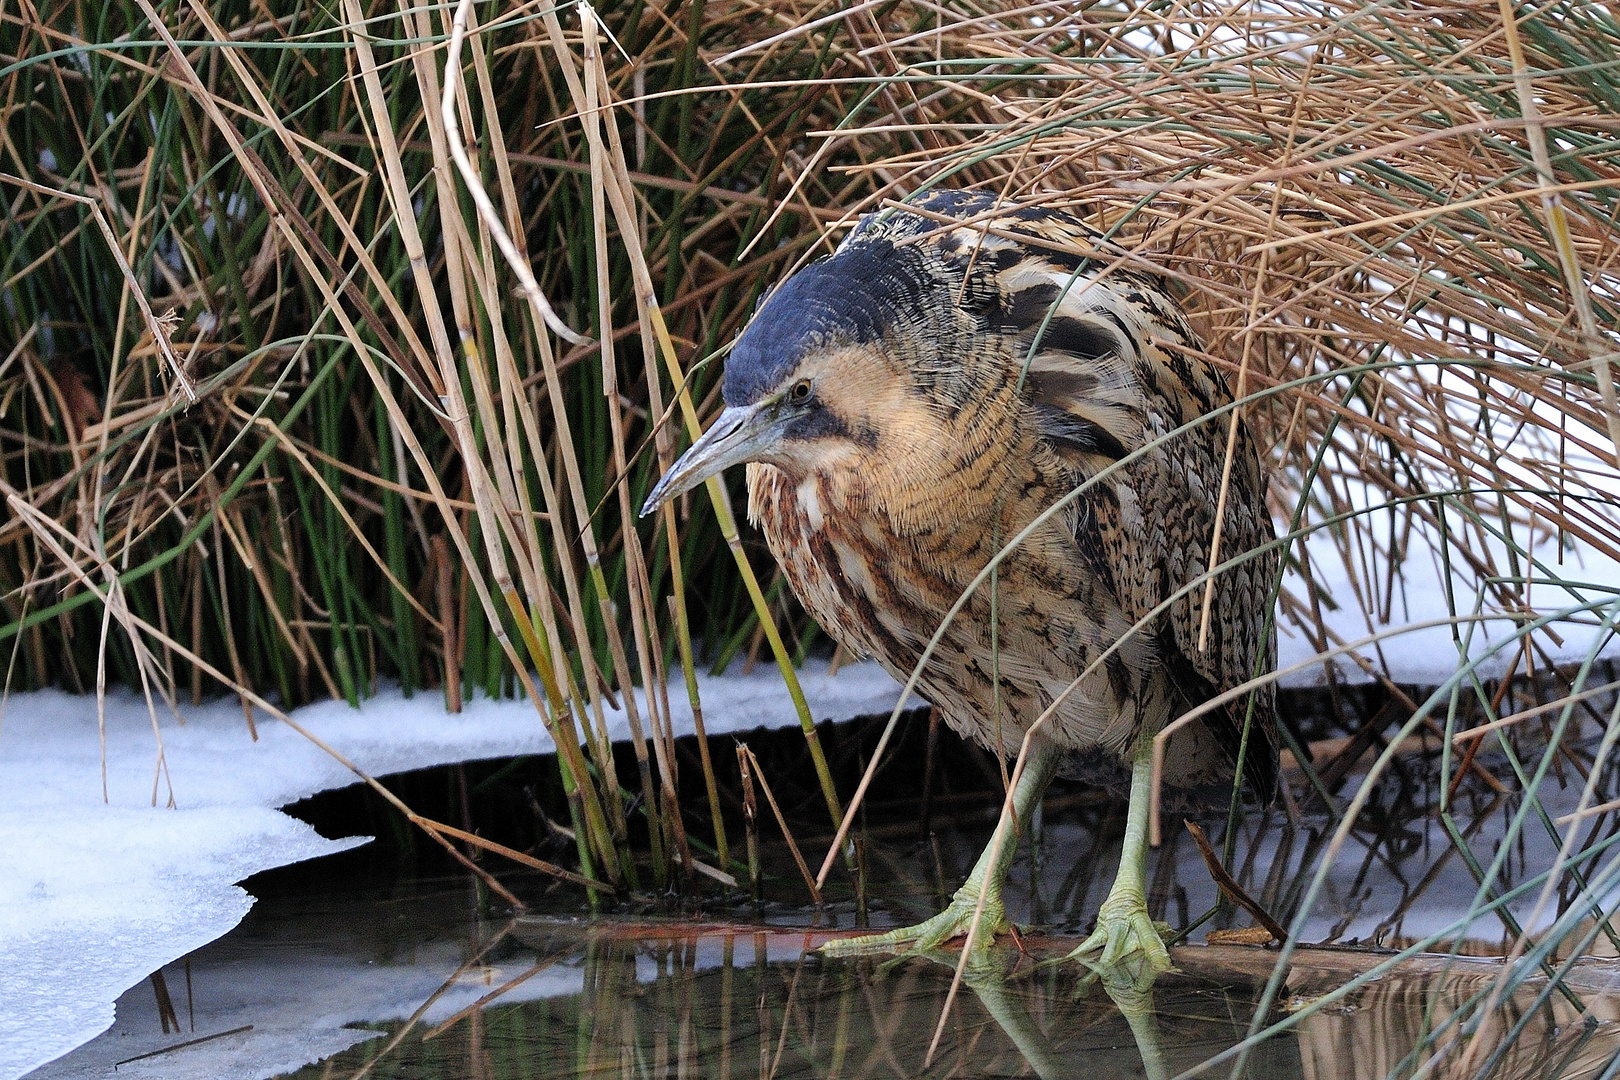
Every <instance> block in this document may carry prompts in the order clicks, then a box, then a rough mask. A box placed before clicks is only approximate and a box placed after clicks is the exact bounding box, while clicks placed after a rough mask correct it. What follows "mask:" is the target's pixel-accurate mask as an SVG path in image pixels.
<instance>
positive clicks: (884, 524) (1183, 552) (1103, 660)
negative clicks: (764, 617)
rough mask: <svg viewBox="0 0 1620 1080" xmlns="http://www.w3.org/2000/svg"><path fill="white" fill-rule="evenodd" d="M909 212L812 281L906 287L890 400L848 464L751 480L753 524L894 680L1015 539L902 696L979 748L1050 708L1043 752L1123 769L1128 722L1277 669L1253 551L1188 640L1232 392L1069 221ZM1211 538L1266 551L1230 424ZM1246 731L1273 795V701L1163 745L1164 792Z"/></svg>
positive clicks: (1196, 786)
mask: <svg viewBox="0 0 1620 1080" xmlns="http://www.w3.org/2000/svg"><path fill="white" fill-rule="evenodd" d="M914 206H915V209H916V213H907V212H905V211H888V212H885V213H883V214H878V215H872V216H869V217H867V218H865V219H863V220H862V222H861V223H860V225H859V226H857V228H856V229H855V230H854V231H853V232H852V233H851V234H850V236H849V237H848V238H847V239H846V240H845V242H844V244H843V245H842V246H841V247H840V249H839V253H838V254H837V255H835V256H834V257H833V259H832V261H831V262H829V263H825V264H824V268H832V269H836V268H838V267H839V266H840V263H839V260H841V259H843V260H847V265H848V266H849V267H851V268H852V269H853V268H856V267H857V266H858V267H859V268H861V271H862V273H866V274H870V273H872V271H871V270H870V269H868V268H869V267H877V268H882V267H890V268H891V269H893V271H894V272H893V273H889V274H888V276H887V277H886V278H885V280H890V279H892V280H895V281H899V282H903V283H904V284H903V285H902V286H900V287H901V288H903V289H905V290H907V292H906V294H905V295H904V296H902V297H900V298H899V300H898V302H897V300H896V298H895V297H892V296H891V297H888V298H886V300H885V303H886V304H887V305H888V308H889V309H895V310H899V311H901V312H902V314H901V315H900V316H898V317H895V318H892V319H890V320H889V322H890V323H891V324H892V325H889V326H888V327H887V329H886V330H885V333H884V334H883V336H882V347H883V349H884V350H885V352H884V355H885V356H886V357H888V358H889V362H890V363H891V364H892V365H894V366H895V367H897V368H899V369H900V371H901V375H902V376H903V377H902V379H901V382H902V384H903V386H904V391H903V392H900V393H897V394H895V395H894V397H893V400H892V401H889V400H885V403H884V407H883V408H882V409H881V410H880V411H879V414H878V421H877V422H874V423H873V425H872V429H873V430H872V431H871V432H870V434H869V441H868V443H866V444H864V445H865V447H866V452H864V453H860V454H855V455H846V456H845V457H843V458H839V459H837V460H834V461H830V462H828V463H827V464H826V465H825V466H824V467H819V468H816V469H814V470H811V471H808V472H806V473H805V474H804V475H790V474H789V473H787V472H784V471H783V470H781V469H778V468H776V467H774V466H771V465H750V466H749V478H748V479H749V508H750V516H751V517H753V518H754V519H755V520H756V522H758V523H759V524H760V526H761V527H762V529H763V530H764V532H765V535H766V538H767V541H768V542H769V544H770V546H771V549H772V551H773V553H774V554H775V555H776V557H777V559H778V561H779V562H781V564H782V566H783V567H784V570H785V571H786V573H787V576H788V579H789V582H790V584H791V585H792V587H793V589H794V591H795V592H796V593H797V594H798V596H799V597H800V599H801V600H802V601H803V602H804V603H805V605H806V607H807V608H808V609H809V610H810V611H811V612H812V614H814V615H815V616H816V618H817V619H818V620H819V621H820V622H821V623H822V625H823V626H824V627H825V628H826V629H827V630H828V632H830V633H831V634H832V635H833V636H834V637H836V638H837V639H838V640H840V641H842V642H843V643H844V644H845V645H846V646H847V647H849V648H852V649H854V650H856V651H858V652H862V653H869V654H872V655H874V656H876V657H877V658H878V659H879V660H880V661H882V662H883V663H884V664H885V666H887V667H888V668H889V670H890V671H892V672H893V673H894V674H895V675H896V676H897V677H900V678H905V677H907V676H908V675H909V674H910V672H911V670H912V668H913V667H914V666H915V664H916V663H917V662H918V660H919V659H920V657H921V654H922V651H923V649H924V647H925V646H926V644H927V643H928V641H929V639H930V637H931V636H932V635H933V634H934V632H935V631H936V629H937V628H938V627H939V626H940V625H941V622H942V621H943V620H944V618H945V616H946V615H947V613H948V611H949V609H950V608H951V606H952V605H953V604H954V603H955V602H956V601H957V599H958V597H959V596H961V595H962V593H963V591H964V590H965V589H966V588H967V587H968V585H969V584H970V582H971V581H972V580H973V578H974V577H975V575H977V574H979V572H980V571H981V570H982V569H983V568H984V567H985V566H986V565H987V564H988V562H989V560H990V559H991V558H992V557H993V556H994V555H995V553H996V552H997V551H998V550H999V549H1001V548H1002V546H1003V545H1005V544H1006V543H1007V542H1008V541H1010V540H1012V539H1013V538H1014V537H1015V536H1018V535H1019V534H1020V533H1023V532H1025V531H1026V530H1027V531H1028V535H1027V536H1026V537H1025V539H1024V540H1023V541H1022V542H1021V543H1020V544H1019V545H1018V546H1017V547H1016V548H1014V549H1013V550H1012V551H1011V552H1010V553H1009V554H1008V555H1007V556H1006V558H1005V559H1004V560H1003V561H1002V563H1001V564H1000V565H999V567H998V568H997V570H996V572H995V574H994V576H993V577H992V578H991V579H990V580H989V581H988V582H987V583H985V584H984V585H982V586H981V587H980V588H979V589H977V590H976V591H975V592H974V594H973V595H972V596H971V597H970V598H969V600H968V602H967V603H966V605H965V606H964V607H963V609H962V611H961V612H960V613H959V614H958V615H957V616H956V617H955V618H954V619H953V620H951V622H950V625H949V626H948V628H947V630H946V632H945V634H944V635H943V637H942V639H941V640H940V642H939V645H938V647H937V649H936V651H935V654H934V656H933V657H932V658H931V660H930V662H929V664H928V665H927V667H926V668H925V669H924V672H923V677H922V679H921V681H920V686H921V690H922V692H923V693H924V694H925V695H926V696H927V697H928V698H929V700H930V701H932V702H933V703H934V704H935V705H937V706H939V707H940V709H941V710H942V712H943V713H944V715H945V716H946V718H947V720H948V721H949V722H950V723H951V725H952V727H953V728H955V729H956V730H957V731H959V732H961V733H962V734H964V735H966V736H968V737H971V738H974V739H977V740H978V741H979V742H981V743H983V744H984V745H986V746H989V747H991V748H992V749H996V750H998V751H1000V752H1003V753H1011V752H1015V751H1016V750H1017V747H1018V744H1019V742H1020V740H1021V738H1022V736H1023V733H1024V731H1025V730H1026V729H1027V728H1028V727H1029V725H1030V724H1031V723H1033V722H1035V720H1036V718H1037V717H1038V716H1040V715H1041V714H1042V713H1043V711H1049V712H1050V713H1051V716H1050V717H1049V719H1047V720H1046V721H1044V722H1043V730H1044V731H1045V733H1046V735H1047V736H1048V737H1050V738H1052V739H1053V740H1054V741H1056V742H1057V743H1059V744H1060V745H1063V746H1065V747H1067V748H1069V749H1070V750H1072V751H1075V752H1076V755H1077V757H1079V758H1084V757H1086V756H1087V755H1088V753H1090V754H1091V756H1093V757H1096V756H1098V755H1096V754H1095V752H1096V751H1101V752H1102V753H1101V755H1100V756H1101V758H1102V759H1103V760H1109V759H1111V760H1113V761H1118V756H1117V755H1118V754H1122V753H1124V752H1127V751H1128V750H1129V749H1130V747H1131V745H1132V743H1133V741H1134V738H1135V735H1136V732H1137V731H1138V730H1139V728H1140V727H1141V726H1142V725H1143V724H1146V725H1149V726H1150V727H1151V728H1152V729H1155V730H1156V729H1157V728H1158V727H1160V726H1162V725H1163V724H1165V723H1167V722H1168V721H1170V720H1172V719H1174V718H1175V717H1176V716H1179V715H1181V714H1182V713H1184V712H1185V711H1187V710H1188V709H1189V708H1191V707H1193V706H1196V705H1198V704H1200V703H1202V702H1204V701H1207V700H1209V699H1210V698H1211V697H1213V696H1215V695H1217V694H1219V693H1221V692H1223V691H1225V690H1228V689H1230V688H1231V687H1233V686H1236V685H1238V684H1240V683H1242V682H1245V681H1246V680H1248V679H1249V678H1251V677H1252V676H1253V675H1255V674H1257V673H1259V672H1262V671H1269V670H1270V669H1271V667H1272V666H1273V664H1274V657H1275V647H1274V641H1273V639H1272V637H1271V635H1270V633H1269V621H1268V619H1267V616H1268V614H1269V611H1268V607H1267V604H1268V600H1269V596H1270V588H1271V583H1272V579H1273V575H1274V573H1275V569H1276V556H1275V554H1274V553H1272V552H1270V551H1264V552H1260V553H1259V554H1256V555H1254V556H1253V557H1252V558H1249V559H1248V560H1247V561H1244V562H1243V563H1242V564H1241V565H1238V566H1235V567H1233V568H1231V569H1229V570H1227V571H1225V572H1223V573H1222V574H1220V575H1219V576H1218V577H1217V578H1216V580H1215V588H1214V595H1213V603H1212V606H1211V619H1210V625H1209V629H1208V634H1207V639H1206V640H1205V642H1204V648H1202V649H1200V648H1199V619H1200V617H1201V613H1202V608H1203V603H1204V586H1203V584H1202V582H1201V581H1200V580H1199V579H1200V578H1201V576H1202V575H1203V574H1204V573H1205V571H1206V569H1207V568H1208V560H1209V548H1210V542H1211V537H1212V536H1213V534H1214V532H1215V515H1216V502H1217V497H1218V492H1219V488H1220V485H1221V476H1222V468H1223V464H1224V462H1225V458H1226V444H1227V432H1228V425H1229V423H1230V420H1229V412H1230V410H1228V411H1227V412H1226V413H1221V414H1220V415H1215V414H1216V413H1217V412H1218V411H1219V410H1221V409H1222V407H1223V406H1226V405H1229V404H1230V403H1231V401H1232V395H1231V391H1230V389H1229V388H1228V386H1227V383H1226V381H1225V379H1224V378H1223V377H1222V376H1221V374H1220V372H1219V370H1218V369H1217V368H1216V367H1215V366H1214V365H1213V364H1212V363H1211V361H1210V360H1209V358H1208V356H1207V354H1206V353H1205V352H1204V351H1203V347H1202V344H1201V343H1200V342H1199V341H1198V339H1197V336H1196V335H1195V334H1194V333H1193V331H1192V329H1191V328H1190V326H1189V325H1188V323H1187V320H1186V318H1185V316H1184V315H1183V314H1182V312H1181V310H1180V308H1179V307H1178V306H1177V304H1176V303H1175V301H1174V300H1173V299H1172V298H1171V297H1170V296H1169V295H1168V293H1166V292H1165V290H1164V289H1163V287H1162V286H1161V285H1160V284H1159V283H1158V282H1157V281H1156V280H1154V279H1153V278H1151V277H1149V276H1146V275H1143V274H1141V273H1139V272H1137V271H1134V270H1130V269H1124V268H1122V267H1121V266H1120V265H1119V263H1118V260H1117V259H1116V258H1115V257H1114V253H1111V252H1110V251H1109V250H1108V249H1107V248H1106V247H1105V246H1103V245H1101V244H1100V242H1099V240H1098V238H1097V237H1096V235H1095V234H1094V233H1093V232H1092V230H1090V229H1089V228H1088V227H1086V226H1085V225H1084V224H1083V223H1082V222H1080V221H1079V220H1077V219H1076V218H1074V217H1072V216H1070V215H1068V214H1066V213H1063V212H1061V211H1055V210H1050V209H1042V208H1017V207H1009V206H999V205H998V204H997V200H996V198H995V197H994V196H993V195H991V194H987V193H980V192H957V191H947V192H938V193H934V194H932V195H929V196H926V197H924V198H921V199H919V200H917V201H916V202H915V204H914ZM901 271H903V272H901ZM824 272H825V271H824ZM860 295H861V294H860V293H859V291H858V290H857V291H851V292H850V293H849V295H848V296H846V297H844V298H843V299H840V300H839V301H838V302H839V303H844V304H858V303H862V302H863V301H862V300H860V299H859V297H860ZM874 385H879V384H877V383H874ZM1200 417H1206V418H1208V419H1206V420H1205V421H1204V422H1202V423H1195V424H1191V426H1188V425H1189V423H1190V422H1192V421H1196V420H1197V419H1198V418H1200ZM1161 439H1162V440H1163V441H1162V442H1159V443H1157V444H1155V445H1152V446H1151V447H1149V444H1153V443H1154V442H1155V440H1161ZM1144 447H1149V448H1148V449H1146V450H1145V451H1144V450H1143V448H1144ZM1133 455H1134V456H1133ZM1076 489H1079V490H1078V494H1076V493H1075V492H1076ZM1058 502H1063V504H1064V505H1063V506H1061V507H1060V508H1059V509H1057V510H1056V511H1055V512H1050V513H1048V511H1049V510H1050V508H1051V507H1052V506H1053V505H1054V504H1055V503H1058ZM1043 514H1046V515H1047V516H1046V518H1045V520H1044V521H1038V519H1039V518H1041V516H1042V515H1043ZM1220 536H1221V541H1220V557H1221V560H1222V561H1225V560H1227V559H1230V558H1233V557H1238V556H1242V555H1244V554H1245V553H1249V552H1255V551H1256V550H1257V549H1260V548H1262V547H1263V545H1265V544H1267V543H1268V542H1269V541H1271V540H1272V539H1273V537H1274V533H1273V530H1272V525H1271V520H1270V517H1269V514H1268V513H1267V510H1266V506H1265V483H1264V477H1263V474H1262V473H1261V470H1260V465H1259V461H1258V458H1257V456H1256V453H1255V449H1254V447H1253V444H1252V442H1251V440H1250V439H1249V437H1248V435H1247V432H1246V431H1245V430H1244V429H1243V427H1242V426H1241V424H1240V426H1239V430H1238V438H1237V440H1236V444H1235V447H1234V453H1233V460H1232V466H1231V474H1230V480H1229V491H1228V495H1227V500H1226V507H1225V518H1224V525H1223V527H1222V529H1221V533H1220ZM993 616H994V617H993ZM1076 680H1078V683H1077V685H1074V686H1072V687H1071V684H1074V683H1076ZM1054 701H1056V702H1058V704H1057V707H1056V708H1055V709H1054V708H1050V706H1052V704H1053V703H1054ZM1251 706H1252V712H1251ZM1246 718H1247V719H1248V720H1249V721H1250V722H1251V723H1252V727H1251V728H1250V730H1251V733H1252V734H1251V738H1250V740H1249V744H1248V749H1247V751H1246V753H1245V757H1244V766H1245V767H1244V772H1245V775H1246V778H1247V779H1248V780H1249V782H1250V785H1251V788H1252V789H1253V790H1254V791H1256V792H1257V793H1258V794H1260V796H1261V797H1262V798H1267V799H1268V798H1269V796H1270V793H1271V790H1272V787H1273V785H1274V781H1275V768H1276V747H1275V743H1274V737H1273V695H1272V692H1271V690H1270V689H1269V687H1268V688H1267V689H1265V690H1262V691H1259V692H1256V693H1255V694H1253V695H1252V696H1251V697H1245V698H1242V699H1239V700H1238V701H1236V702H1233V703H1231V704H1229V705H1226V706H1222V707H1220V708H1217V709H1215V710H1213V711H1211V712H1210V713H1208V714H1206V715H1205V717H1204V718H1203V719H1202V721H1201V722H1198V723H1195V724H1193V725H1190V726H1189V727H1188V728H1187V729H1186V730H1185V731H1184V733H1182V734H1178V735H1177V736H1174V737H1173V738H1172V740H1171V754H1170V757H1169V759H1168V762H1167V772H1166V778H1167V782H1168V783H1170V784H1171V785H1172V786H1179V787H1181V788H1183V789H1185V790H1189V791H1193V792H1202V793H1204V794H1214V793H1215V792H1216V791H1218V790H1219V789H1221V788H1222V787H1223V786H1224V787H1225V789H1226V790H1228V791H1229V790H1230V782H1231V776H1232V764H1233V762H1234V760H1235V758H1236V754H1237V751H1238V747H1239V743H1240V741H1241V736H1242V731H1243V727H1244V723H1245V719H1246Z"/></svg>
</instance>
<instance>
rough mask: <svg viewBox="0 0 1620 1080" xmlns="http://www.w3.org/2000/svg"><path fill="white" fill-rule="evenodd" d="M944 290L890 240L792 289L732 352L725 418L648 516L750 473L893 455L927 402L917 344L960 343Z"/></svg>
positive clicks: (657, 491)
mask: <svg viewBox="0 0 1620 1080" xmlns="http://www.w3.org/2000/svg"><path fill="white" fill-rule="evenodd" d="M939 288H940V284H939V282H938V280H937V279H936V278H935V277H934V276H932V275H930V274H929V273H927V272H926V270H925V266H924V263H923V259H922V256H921V255H920V254H919V252H918V251H917V249H916V248H914V247H896V246H895V245H894V244H892V243H890V242H889V241H888V240H883V239H877V240H870V241H865V242H855V243H850V244H846V245H845V246H844V247H843V248H841V249H840V250H839V251H838V253H837V254H835V255H833V256H832V257H831V258H827V259H823V260H821V261H820V262H817V263H813V264H811V265H810V266H807V267H805V268H804V269H803V270H802V271H800V272H799V273H798V274H796V275H794V276H793V277H792V278H790V279H789V280H788V281H786V282H785V283H783V284H782V285H781V286H780V287H778V288H777V289H776V290H775V291H774V292H772V293H771V294H770V295H769V296H768V297H767V298H766V300H765V302H764V303H763V304H762V305H761V306H760V309H759V312H758V314H756V315H755V316H754V319H753V321H752V322H751V323H750V324H749V325H748V328H747V329H746V330H744V331H743V333H742V334H741V335H740V336H739V337H738V338H737V342H736V344H735V345H734V346H733V347H732V350H731V356H730V357H729V359H728V360H727V362H726V374H725V384H724V387H723V391H724V395H725V403H726V407H725V410H724V411H723V412H721V414H720V416H719V418H718V419H716V420H715V422H714V424H713V425H712V426H711V427H710V428H709V430H708V431H706V432H705V433H704V434H703V436H702V438H700V439H698V441H697V442H695V443H693V444H692V447H691V449H689V450H688V451H687V452H686V453H685V454H684V455H682V457H681V458H680V460H678V461H677V462H675V464H674V465H673V466H672V467H671V468H670V470H669V472H667V473H665V474H664V478H663V479H662V480H660V481H659V483H658V486H657V487H655V488H653V490H652V494H650V495H649V496H648V497H647V502H646V504H645V505H644V506H643V507H642V509H641V513H642V515H643V516H645V515H647V514H650V513H652V512H653V511H655V510H657V509H658V508H659V507H660V506H662V505H663V504H664V503H666V502H668V501H669V500H670V499H673V498H675V497H676V496H678V495H681V494H684V493H685V492H688V491H691V490H692V489H693V488H695V487H697V486H698V485H699V484H701V483H703V482H704V481H705V480H707V479H709V478H710V477H711V476H716V475H718V474H719V473H720V472H722V471H723V470H725V469H727V468H729V467H730V466H732V465H738V464H741V463H743V462H750V461H758V462H766V463H769V464H771V465H775V466H777V467H778V468H780V469H783V470H784V471H786V472H788V473H790V474H795V475H804V474H808V473H810V472H813V471H815V470H817V469H820V468H826V467H829V466H831V465H833V464H835V463H841V464H844V465H850V466H854V467H859V463H860V462H861V460H863V459H865V458H868V457H870V456H871V455H874V454H877V453H881V452H885V450H886V449H888V448H881V447H880V443H881V442H883V441H884V440H885V438H886V437H889V438H892V433H893V432H894V430H895V428H896V426H897V423H898V422H900V421H901V418H902V417H903V416H904V414H905V412H906V411H907V404H908V402H909V403H914V402H915V401H916V394H915V388H916V371H915V369H916V368H917V366H918V365H917V364H916V363H915V362H914V359H915V353H916V343H917V342H919V341H927V342H933V343H935V344H936V345H937V343H938V342H939V340H940V339H941V337H942V336H948V335H949V333H950V332H951V331H950V328H949V327H941V326H935V325H932V324H933V323H935V322H937V321H938V320H939V319H940V318H941V313H944V314H945V317H949V313H950V312H951V311H952V310H954V308H955V305H954V304H950V303H945V304H941V303H939V302H937V299H936V298H934V297H932V296H930V295H929V293H930V292H932V291H935V290H938V289H939ZM931 301H933V302H931Z"/></svg>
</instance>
